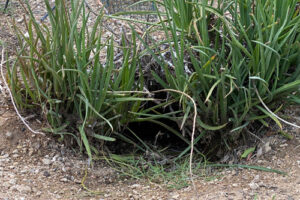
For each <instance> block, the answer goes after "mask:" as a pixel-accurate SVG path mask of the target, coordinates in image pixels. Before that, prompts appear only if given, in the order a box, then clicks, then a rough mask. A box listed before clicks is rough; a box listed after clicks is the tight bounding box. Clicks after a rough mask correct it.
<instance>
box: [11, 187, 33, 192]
mask: <svg viewBox="0 0 300 200" xmlns="http://www.w3.org/2000/svg"><path fill="white" fill-rule="evenodd" d="M11 190H12V191H18V192H20V193H30V192H31V187H29V186H28V185H15V186H13V187H11Z"/></svg>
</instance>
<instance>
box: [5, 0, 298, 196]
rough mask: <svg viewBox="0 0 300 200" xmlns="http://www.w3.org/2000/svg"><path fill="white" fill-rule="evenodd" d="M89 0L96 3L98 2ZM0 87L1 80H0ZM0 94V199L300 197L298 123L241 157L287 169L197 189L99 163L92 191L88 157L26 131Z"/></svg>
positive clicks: (227, 172) (13, 8)
mask: <svg viewBox="0 0 300 200" xmlns="http://www.w3.org/2000/svg"><path fill="white" fill-rule="evenodd" d="M11 1H12V2H11V4H10V7H9V10H8V11H7V12H6V13H3V12H2V10H1V9H2V8H3V5H4V2H3V1H2V2H1V3H0V10H1V11H0V41H2V42H5V43H6V44H7V45H8V47H9V48H8V50H9V53H10V54H9V55H10V56H11V57H13V55H14V53H15V52H13V47H14V45H16V38H15V36H14V33H13V31H12V26H11V19H12V18H14V19H15V20H16V21H17V23H19V25H21V26H22V23H23V20H22V18H23V16H24V15H25V16H26V13H25V12H24V11H23V9H22V6H21V5H20V3H19V2H21V1H16V0H15V1H13V0H11ZM41 2H43V1H42V0H37V1H34V0H31V1H30V3H31V4H32V6H33V7H34V11H35V14H36V15H37V16H39V17H40V16H42V15H43V14H44V9H43V4H42V3H41ZM89 2H90V4H91V5H93V8H97V5H98V4H97V2H98V1H96V0H90V1H89ZM0 50H2V46H1V42H0ZM0 59H1V58H0ZM1 86H2V87H3V86H4V85H3V81H2V80H1ZM0 92H1V95H0V199H6V200H10V199H18V200H19V199H20V200H21V199H43V200H44V199H96V200H100V199H147V200H148V199H153V200H154V199H167V200H171V199H174V200H176V199H187V200H189V199H283V200H286V199H289V200H297V199H300V132H299V129H295V128H292V127H285V130H286V131H287V132H288V133H289V134H290V135H291V136H293V139H287V138H286V137H284V136H282V135H279V134H277V133H276V132H275V131H271V130H270V131H269V132H268V134H266V135H265V136H263V137H262V138H261V140H262V141H261V142H260V143H261V144H260V145H258V148H257V149H258V150H259V151H258V152H256V154H255V155H253V157H251V158H249V159H248V161H247V163H246V164H248V165H259V166H264V167H268V168H274V169H279V170H282V171H285V172H287V173H288V174H287V175H280V174H276V173H269V172H263V171H255V170H247V169H240V168H235V169H224V170H222V171H218V172H214V173H211V174H210V175H209V176H207V177H200V178H197V179H196V180H195V186H196V190H197V195H196V193H195V191H194V189H193V187H192V186H188V187H184V188H182V189H179V190H174V189H168V187H167V185H166V184H155V183H149V181H147V180H132V179H124V178H120V177H119V175H118V173H117V172H116V171H115V170H114V169H113V168H111V167H109V166H108V165H107V164H105V163H103V162H97V163H96V164H95V165H94V166H93V167H89V168H88V174H87V176H86V180H85V185H86V186H87V187H88V188H89V189H91V190H93V191H95V192H94V193H91V192H88V191H87V190H85V189H84V188H83V187H82V185H81V182H82V179H83V178H84V177H85V173H86V167H87V164H88V161H87V158H86V157H85V156H82V155H80V154H78V153H76V151H74V150H72V149H70V148H67V147H65V146H64V145H63V144H61V143H58V142H57V141H55V140H53V138H52V137H51V136H50V135H46V136H42V135H36V134H32V133H31V132H30V131H28V129H27V128H26V127H25V126H24V125H23V124H22V122H21V121H20V120H19V118H18V117H17V115H16V114H15V112H14V109H13V107H12V105H11V102H10V100H9V98H8V96H7V92H6V91H5V90H1V91H0ZM22 114H24V113H22ZM282 114H284V115H286V116H290V117H289V121H292V122H293V123H296V124H298V125H299V124H300V108H299V107H292V108H290V109H289V110H286V111H284V112H283V113H282ZM24 115H28V114H24ZM25 117H27V119H28V121H29V122H30V124H31V125H32V126H33V127H34V128H36V129H39V127H43V122H42V121H41V120H40V119H39V116H38V115H29V116H25ZM260 150H261V151H260ZM96 191H97V192H96ZM98 192H99V193H98Z"/></svg>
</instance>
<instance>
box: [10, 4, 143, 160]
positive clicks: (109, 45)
mask: <svg viewBox="0 0 300 200" xmlns="http://www.w3.org/2000/svg"><path fill="white" fill-rule="evenodd" d="M65 3H66V2H65V1H61V0H56V1H55V5H56V9H55V10H54V11H53V12H52V11H51V7H50V5H49V2H48V0H45V4H46V6H47V10H48V14H49V19H50V22H51V26H50V28H51V29H49V27H47V26H45V25H43V24H40V23H39V22H38V21H37V20H36V19H35V18H34V16H33V13H32V10H31V8H30V6H29V4H28V2H27V5H28V10H29V12H30V15H31V16H30V20H29V21H28V23H27V24H26V26H27V31H28V35H25V34H23V33H22V32H21V30H19V29H18V27H17V26H16V25H15V31H16V33H17V36H18V38H19V42H20V44H21V45H22V46H21V50H20V51H19V53H18V58H17V60H16V62H15V63H14V65H13V66H12V67H11V69H9V71H8V74H9V82H10V87H11V91H12V93H13V95H14V98H15V101H16V103H17V105H18V106H19V107H21V108H36V107H39V108H40V109H41V110H42V114H43V115H44V116H45V117H46V119H47V120H48V122H49V123H50V125H51V128H49V129H46V130H47V131H50V132H53V133H55V134H58V135H60V136H61V139H63V137H64V136H65V135H72V136H74V137H75V139H76V141H77V143H78V145H79V146H80V147H81V149H82V147H85V150H86V152H87V154H88V155H89V156H90V157H92V154H93V153H98V151H99V149H96V148H95V147H94V146H91V144H92V143H91V141H95V140H100V142H101V141H108V142H112V141H115V138H114V137H112V136H111V135H112V134H113V133H114V132H118V131H119V130H120V129H121V127H122V126H123V125H124V124H127V123H129V122H130V121H131V120H133V119H134V118H135V116H134V115H133V114H130V113H129V111H131V112H137V111H138V110H139V109H140V103H141V100H145V98H141V94H139V93H135V91H140V90H141V89H142V84H140V83H141V80H139V79H136V76H135V72H136V71H137V70H138V62H137V61H138V60H137V58H138V56H137V50H136V49H137V48H136V45H135V42H133V43H131V44H127V43H126V40H125V39H124V40H123V45H122V50H123V55H124V57H123V62H122V63H123V65H122V66H121V67H120V68H116V66H115V64H114V61H113V60H114V42H113V38H110V39H108V40H107V41H102V40H101V26H100V24H101V20H102V18H103V14H102V11H101V12H100V13H99V16H98V18H97V20H96V21H95V22H94V25H93V27H92V29H89V28H88V27H87V21H88V19H89V14H86V13H85V7H84V1H80V0H77V1H71V10H69V9H68V8H67V7H66V5H65ZM131 40H132V41H135V34H134V33H133V34H132V38H131ZM105 49H106V50H105ZM105 51H106V60H105V62H104V63H103V61H102V63H101V60H100V52H105ZM124 91H126V92H127V91H132V92H127V93H126V92H124Z"/></svg>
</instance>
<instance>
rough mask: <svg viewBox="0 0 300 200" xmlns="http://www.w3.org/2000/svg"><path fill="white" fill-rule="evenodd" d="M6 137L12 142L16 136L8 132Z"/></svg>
mask: <svg viewBox="0 0 300 200" xmlns="http://www.w3.org/2000/svg"><path fill="white" fill-rule="evenodd" d="M5 137H6V139H8V140H11V139H13V137H14V135H13V134H12V132H10V131H7V132H6V133H5Z"/></svg>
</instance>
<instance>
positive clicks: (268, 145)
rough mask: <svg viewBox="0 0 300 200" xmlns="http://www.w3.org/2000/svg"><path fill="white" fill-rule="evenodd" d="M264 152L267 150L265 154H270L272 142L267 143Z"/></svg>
mask: <svg viewBox="0 0 300 200" xmlns="http://www.w3.org/2000/svg"><path fill="white" fill-rule="evenodd" d="M264 150H265V153H267V152H269V151H271V150H272V148H271V147H270V142H267V143H266V144H265V145H264Z"/></svg>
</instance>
